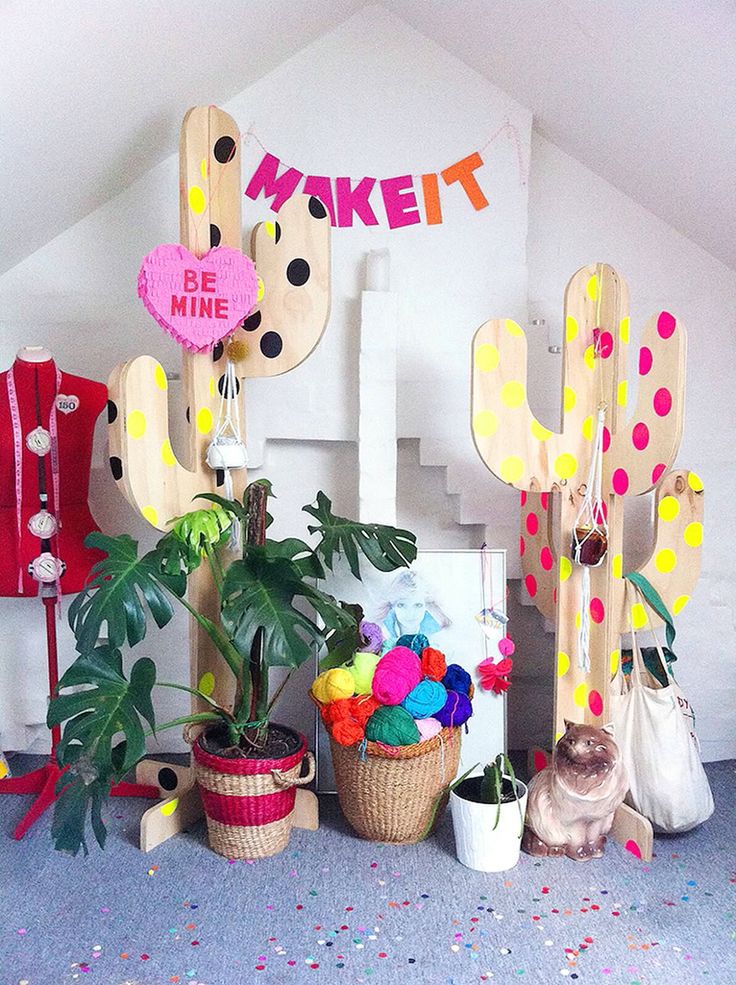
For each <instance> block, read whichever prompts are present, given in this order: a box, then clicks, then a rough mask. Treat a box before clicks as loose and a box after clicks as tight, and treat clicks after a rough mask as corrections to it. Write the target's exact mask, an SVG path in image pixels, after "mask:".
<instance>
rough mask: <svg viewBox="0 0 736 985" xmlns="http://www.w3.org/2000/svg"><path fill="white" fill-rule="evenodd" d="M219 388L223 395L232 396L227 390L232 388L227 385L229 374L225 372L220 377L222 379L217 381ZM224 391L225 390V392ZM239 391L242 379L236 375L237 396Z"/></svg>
mask: <svg viewBox="0 0 736 985" xmlns="http://www.w3.org/2000/svg"><path fill="white" fill-rule="evenodd" d="M217 389H218V390H219V392H220V396H221V397H229V396H230V393H229V392H227V391H229V389H230V388H229V387H228V386H227V376H226V375H225V374H224V373H223V374H222V376H221V377H220V379H219V380H218V381H217ZM223 391H225V392H223ZM239 393H240V380H239V379H238V378H237V376H236V377H235V396H236V397H237V395H238V394H239Z"/></svg>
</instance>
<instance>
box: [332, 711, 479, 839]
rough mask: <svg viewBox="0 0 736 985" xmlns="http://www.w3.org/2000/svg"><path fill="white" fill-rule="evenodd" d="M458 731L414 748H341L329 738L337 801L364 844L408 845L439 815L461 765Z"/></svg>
mask: <svg viewBox="0 0 736 985" xmlns="http://www.w3.org/2000/svg"><path fill="white" fill-rule="evenodd" d="M460 741H461V729H459V728H445V729H443V730H442V731H441V732H440V733H439V735H436V736H434V738H432V739H428V740H427V741H426V742H417V743H416V744H415V745H413V746H398V747H397V746H384V745H382V744H381V743H379V742H368V743H367V745H366V748H365V754H364V758H363V756H362V754H361V751H360V746H357V745H355V746H341V745H340V744H339V743H337V742H335V741H334V740H333V739H332V738H330V745H331V747H332V763H333V766H334V769H335V782H336V786H337V795H338V798H339V800H340V807H341V808H342V812H343V814H344V815H345V817H346V818H347V820H348V821H349V822H350V825H351V826H352V827H353V828H354V829H355V831H356V832H357V833H358V834H359V835H360V837H361V838H367V839H368V840H369V841H381V842H390V843H393V844H413V843H415V842H417V841H421V840H422V838H425V837H426V836H427V835H428V834H429V833H430V831H431V830H432V828H433V827H434V824H435V823H436V821H437V820H438V819H439V817H440V816H441V814H442V811H443V810H444V808H445V806H446V804H447V799H448V795H449V784H450V783H451V782H452V781H453V780H454V779H455V774H456V773H457V768H458V764H459V762H460Z"/></svg>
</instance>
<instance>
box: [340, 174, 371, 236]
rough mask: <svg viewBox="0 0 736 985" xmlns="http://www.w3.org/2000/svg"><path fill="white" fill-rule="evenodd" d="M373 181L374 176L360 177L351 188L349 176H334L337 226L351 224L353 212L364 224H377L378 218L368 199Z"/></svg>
mask: <svg viewBox="0 0 736 985" xmlns="http://www.w3.org/2000/svg"><path fill="white" fill-rule="evenodd" d="M375 183H376V179H375V178H361V180H360V181H359V182H358V184H357V185H356V186H355V188H351V187H350V178H335V193H336V196H337V224H338V226H352V224H353V212H355V213H356V214H357V215H358V216H359V217H360V220H361V222H362V223H363V225H364V226H377V225H378V219H376V215H375V213H374V211H373V209H372V208H371V205H370V202H369V201H368V196H369V195H370V193H371V192H372V191H373V186H374V185H375Z"/></svg>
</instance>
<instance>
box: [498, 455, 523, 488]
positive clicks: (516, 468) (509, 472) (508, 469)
mask: <svg viewBox="0 0 736 985" xmlns="http://www.w3.org/2000/svg"><path fill="white" fill-rule="evenodd" d="M523 474H524V463H523V462H522V460H521V459H520V458H519V456H518V455H509V457H508V458H504V460H503V461H502V462H501V468H500V475H501V478H502V479H503V481H504V482H518V481H519V479H520V478H521V477H522V475H523Z"/></svg>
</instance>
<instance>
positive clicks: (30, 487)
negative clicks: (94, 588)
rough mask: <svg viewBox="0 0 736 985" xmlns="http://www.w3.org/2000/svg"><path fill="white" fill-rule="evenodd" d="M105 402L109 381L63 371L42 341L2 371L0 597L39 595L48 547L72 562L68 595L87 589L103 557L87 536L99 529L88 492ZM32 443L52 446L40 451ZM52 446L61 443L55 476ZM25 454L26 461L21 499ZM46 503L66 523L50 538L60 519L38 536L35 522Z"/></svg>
mask: <svg viewBox="0 0 736 985" xmlns="http://www.w3.org/2000/svg"><path fill="white" fill-rule="evenodd" d="M9 375H10V376H11V380H10V385H9V382H8V376H9ZM13 397H14V398H15V399H13ZM106 402H107V387H105V385H104V384H102V383H96V382H95V381H94V380H86V379H84V378H83V377H81V376H72V375H70V374H69V373H63V372H62V373H60V374H59V371H58V370H57V367H56V364H55V363H54V361H53V359H52V357H51V353H49V352H48V351H47V350H45V349H42V348H40V347H28V348H26V349H21V350H20V352H19V353H18V356H17V358H16V360H15V362H14V363H13V366H12V368H11V369H10V370H8V371H6V372H4V373H0V596H18V597H22V596H26V595H27V596H36V595H38V592H39V582H38V581H37V580H35V579H34V578H33V577H32V576H31V574H29V571H28V566H29V564H31V563H32V562H33V561H34V559H36V558H38V557H39V555H41V554H42V553H43V552H44V551H46V550H48V551H49V552H50V553H51V554H52V555H54V556H55V557H56V558H59V559H60V560H61V561H62V562H63V563H64V565H65V570H64V573H63V574H61V575H60V577H59V586H60V588H61V592H62V594H69V593H75V592H78V591H80V590H81V588H82V587H83V586H84V582H85V580H86V578H87V576H88V574H89V570H90V568H91V567H92V565H93V564H94V563H95V562H96V561H97V560H99V559H100V557H101V556H102V555H101V554H100V553H99V552H98V551H91V550H88V549H87V548H85V547H84V538H85V537H86V536H87V534H88V533H89V532H90V531H91V530H97V529H98V527H97V524H96V523H95V521H94V519H93V517H92V514H91V513H90V510H89V506H88V503H87V498H88V494H89V478H90V466H91V461H92V439H93V435H94V429H95V422H96V421H97V418H98V417H99V415H100V413H101V412H102V410H103V409H104V407H105V404H106ZM14 405H15V408H14ZM54 406H55V408H56V413H55V422H54V420H53V417H54V415H53V414H52V409H53V407H54ZM16 409H17V413H15V412H14V411H15V410H16ZM54 424H55V426H54ZM38 428H40V429H41V431H39V432H38V437H37V438H36V440H35V443H34V436H33V435H32V432H35V431H36V429H38ZM54 432H55V433H56V436H54ZM29 435H31V438H30V439H29ZM54 439H55V440H54ZM29 443H30V445H31V446H32V447H41V448H45V447H48V448H49V450H48V452H47V453H46V454H44V455H42V456H39V455H37V454H35V452H34V451H33V450H31V448H29ZM53 445H56V448H58V467H57V469H56V473H57V477H56V480H55V479H54V471H55V470H54V467H53V462H54V458H55V455H56V448H54V447H53ZM18 452H20V456H21V462H22V481H21V488H20V503H18V495H17V494H18V489H17V480H18V474H17V470H16V456H17V454H18ZM39 462H40V463H41V464H40V465H39ZM40 470H41V473H42V474H40ZM55 487H58V491H59V496H58V499H59V502H58V503H57V502H56V496H55ZM44 491H45V495H46V497H47V500H46V502H45V503H44V500H43V493H44ZM44 505H45V509H46V510H47V511H48V513H50V514H51V516H52V517H53V518H54V519H55V520H56V521H57V522H58V524H59V526H58V530H56V531H55V532H53V533H52V534H51V535H50V536H45V535H46V534H48V531H49V529H51V530H53V527H54V522H53V520H51V519H49V518H48V517H46V518H45V522H44V523H42V524H41V525H40V527H38V530H39V533H38V534H34V533H32V531H31V530H30V529H29V526H28V522H29V520H31V518H32V517H34V516H35V515H36V514H38V513H39V512H40V511H42V509H43V508H44ZM19 511H20V512H19ZM19 517H20V543H19V534H18V519H19ZM19 578H20V579H21V580H20V581H19ZM21 586H22V591H21V590H20V588H21Z"/></svg>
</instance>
